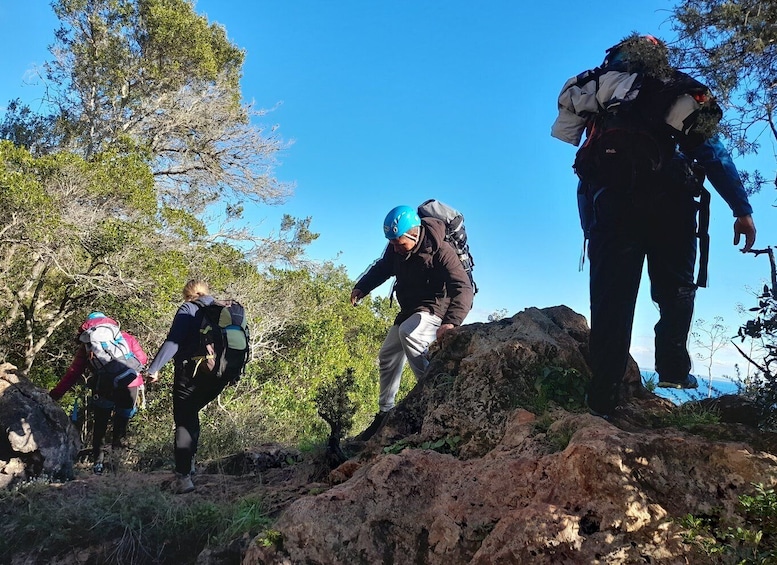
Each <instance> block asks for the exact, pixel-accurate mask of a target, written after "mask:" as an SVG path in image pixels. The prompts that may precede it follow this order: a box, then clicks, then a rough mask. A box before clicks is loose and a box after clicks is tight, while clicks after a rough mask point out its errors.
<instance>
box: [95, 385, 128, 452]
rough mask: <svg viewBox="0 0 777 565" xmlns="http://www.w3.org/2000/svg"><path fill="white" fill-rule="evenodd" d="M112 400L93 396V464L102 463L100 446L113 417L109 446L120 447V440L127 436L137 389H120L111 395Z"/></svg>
mask: <svg viewBox="0 0 777 565" xmlns="http://www.w3.org/2000/svg"><path fill="white" fill-rule="evenodd" d="M112 396H113V399H108V398H105V397H101V396H95V397H94V398H93V399H92V406H91V408H92V413H93V414H94V433H93V437H92V457H93V459H94V462H95V463H102V461H103V452H102V446H103V442H104V441H105V434H106V433H107V430H108V422H109V421H110V420H111V415H113V437H112V438H111V445H112V446H113V447H121V446H122V440H123V439H124V437H125V436H126V435H127V426H128V424H129V421H130V418H132V416H133V415H134V414H135V402H136V401H137V398H138V387H129V388H127V387H120V388H118V389H116V391H115V392H114V393H113V394H112Z"/></svg>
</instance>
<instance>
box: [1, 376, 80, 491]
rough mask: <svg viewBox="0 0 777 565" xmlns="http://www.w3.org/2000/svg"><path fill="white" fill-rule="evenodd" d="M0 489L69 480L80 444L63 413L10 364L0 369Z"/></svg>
mask: <svg viewBox="0 0 777 565" xmlns="http://www.w3.org/2000/svg"><path fill="white" fill-rule="evenodd" d="M0 429H1V430H2V434H0V488H6V487H9V486H12V485H13V484H15V483H17V482H19V481H27V480H31V479H35V478H39V477H45V478H49V479H57V480H62V479H68V478H71V477H72V476H73V463H74V461H75V459H76V456H77V455H78V449H79V447H80V442H79V440H78V437H77V435H76V432H75V429H74V428H73V426H72V425H71V423H70V421H69V420H68V417H67V415H66V414H65V412H64V411H63V410H62V408H60V407H59V406H58V405H57V404H56V403H55V402H54V401H53V400H51V398H50V397H49V395H48V394H47V392H46V391H45V390H43V389H41V388H39V387H36V386H35V385H33V384H32V383H31V382H30V381H29V380H27V379H26V378H25V377H23V376H21V375H18V374H16V367H14V366H13V365H11V364H9V363H4V364H2V365H0Z"/></svg>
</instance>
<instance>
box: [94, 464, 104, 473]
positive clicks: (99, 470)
mask: <svg viewBox="0 0 777 565" xmlns="http://www.w3.org/2000/svg"><path fill="white" fill-rule="evenodd" d="M104 470H105V465H103V464H102V463H95V464H94V466H93V467H92V472H93V473H94V474H95V475H102V474H103V471H104Z"/></svg>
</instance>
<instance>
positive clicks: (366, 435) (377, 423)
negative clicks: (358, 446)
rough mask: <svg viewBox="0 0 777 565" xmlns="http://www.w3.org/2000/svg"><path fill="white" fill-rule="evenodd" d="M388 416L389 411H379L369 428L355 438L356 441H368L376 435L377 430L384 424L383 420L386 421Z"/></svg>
mask: <svg viewBox="0 0 777 565" xmlns="http://www.w3.org/2000/svg"><path fill="white" fill-rule="evenodd" d="M386 416H388V412H378V413H377V414H375V419H374V420H373V421H372V423H371V424H370V425H369V426H367V429H366V430H364V431H363V432H362V433H360V434H359V435H358V436H356V437H355V438H353V439H354V440H356V441H367V440H368V439H370V438H371V437H372V436H374V435H375V432H377V431H378V430H379V429H380V427H381V426H382V425H383V422H385V421H386Z"/></svg>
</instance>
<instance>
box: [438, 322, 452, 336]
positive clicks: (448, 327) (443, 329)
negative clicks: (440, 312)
mask: <svg viewBox="0 0 777 565" xmlns="http://www.w3.org/2000/svg"><path fill="white" fill-rule="evenodd" d="M452 329H453V324H443V325H441V326H440V327H439V328H437V339H440V338H441V337H442V336H443V334H445V332H447V331H449V330H452Z"/></svg>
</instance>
